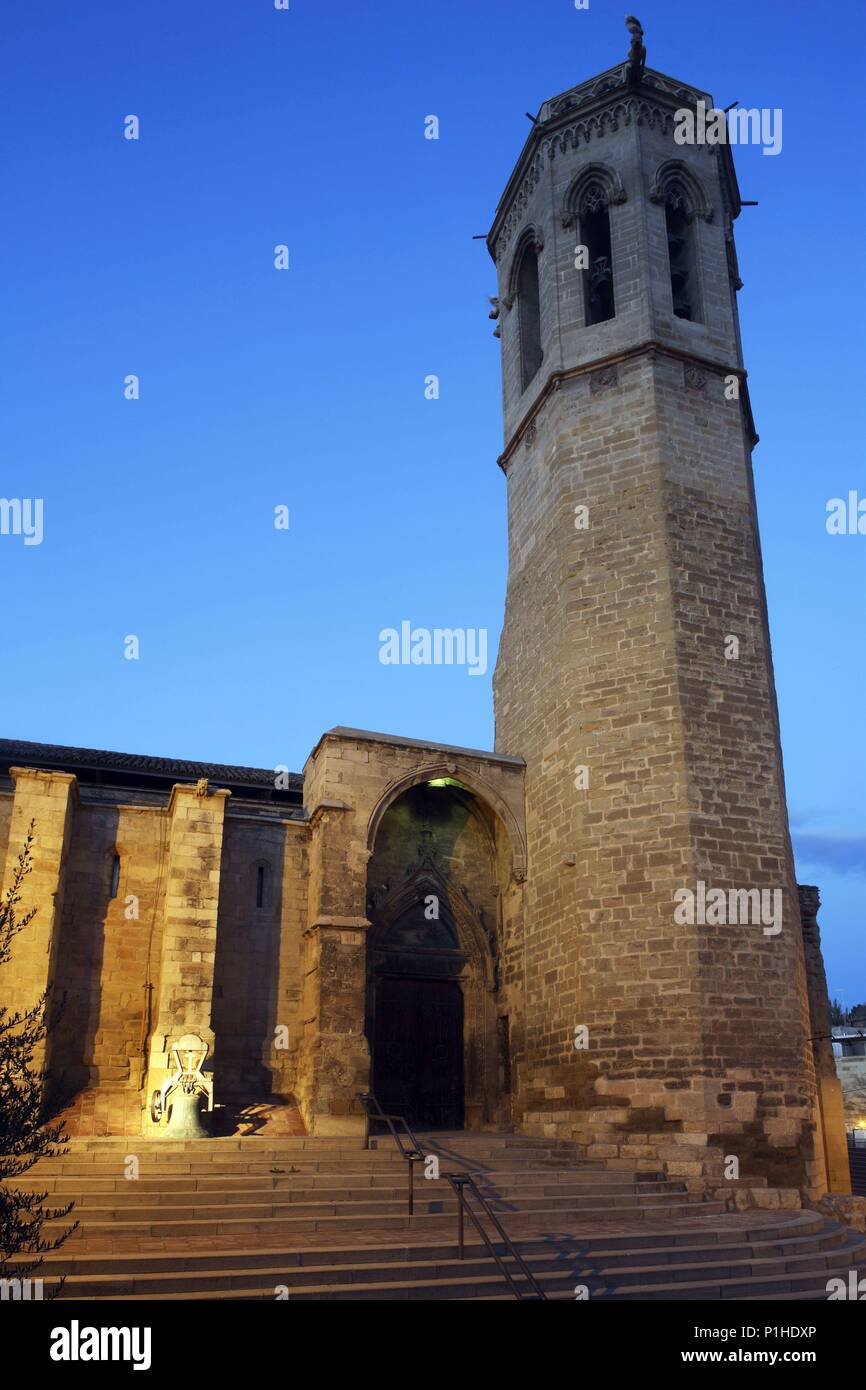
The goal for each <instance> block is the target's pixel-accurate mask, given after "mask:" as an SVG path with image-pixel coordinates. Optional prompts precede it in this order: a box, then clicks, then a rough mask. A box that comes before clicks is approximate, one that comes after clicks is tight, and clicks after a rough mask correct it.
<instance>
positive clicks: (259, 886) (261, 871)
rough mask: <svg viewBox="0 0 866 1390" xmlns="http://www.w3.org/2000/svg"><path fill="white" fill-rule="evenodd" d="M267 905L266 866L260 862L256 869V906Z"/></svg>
mask: <svg viewBox="0 0 866 1390" xmlns="http://www.w3.org/2000/svg"><path fill="white" fill-rule="evenodd" d="M264 905H265V866H264V864H260V865H259V867H258V868H257V869H256V907H264Z"/></svg>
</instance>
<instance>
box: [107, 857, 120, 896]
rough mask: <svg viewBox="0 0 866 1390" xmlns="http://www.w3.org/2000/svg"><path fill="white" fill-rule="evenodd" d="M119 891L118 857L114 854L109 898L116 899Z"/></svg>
mask: <svg viewBox="0 0 866 1390" xmlns="http://www.w3.org/2000/svg"><path fill="white" fill-rule="evenodd" d="M119 890H120V855H119V854H115V856H114V858H113V859H112V861H111V890H110V893H109V896H110V897H112V898H116V897H117V894H118V892H119Z"/></svg>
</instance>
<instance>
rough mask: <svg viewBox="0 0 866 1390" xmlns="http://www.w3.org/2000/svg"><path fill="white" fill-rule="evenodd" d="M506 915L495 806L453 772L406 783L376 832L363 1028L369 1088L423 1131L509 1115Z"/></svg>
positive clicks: (479, 1126) (472, 1124) (370, 867)
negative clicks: (503, 971)
mask: <svg viewBox="0 0 866 1390" xmlns="http://www.w3.org/2000/svg"><path fill="white" fill-rule="evenodd" d="M499 913H500V899H499V889H498V886H497V846H496V834H495V827H494V818H493V815H492V813H491V812H490V811H489V810H488V809H487V808H486V807H485V806H484V805H483V804H482V802H481V801H480V800H479V798H478V797H477V796H476V795H475V794H474V793H473V792H472V791H471V790H470V789H469V788H468V787H467V786H466V785H464V784H463V783H461V782H458V781H457V780H456V779H452V778H444V777H433V776H432V775H431V777H430V778H429V779H425V780H424V781H421V782H418V783H413V784H411V785H409V786H406V787H404V788H403V789H402V790H400V791H399V792H398V793H397V795H396V796H394V797H392V798H391V799H390V801H389V802H388V804H387V805H386V807H385V809H384V811H383V813H382V815H381V816H380V817H377V818H376V819H375V820H374V823H373V826H372V830H371V838H370V859H369V864H368V878H367V916H368V919H369V921H370V923H371V930H370V932H369V933H368V936H367V951H366V972H367V981H366V985H367V989H366V1000H367V1002H366V1035H367V1039H368V1041H369V1044H370V1054H371V1080H372V1089H373V1092H374V1094H375V1095H376V1097H377V1099H378V1100H379V1102H380V1104H381V1105H382V1106H383V1107H385V1109H386V1110H388V1111H389V1112H390V1113H392V1114H397V1115H404V1116H405V1117H406V1119H407V1120H408V1121H409V1122H410V1124H413V1125H415V1126H417V1127H418V1129H434V1128H437V1129H452V1128H455V1129H459V1128H466V1129H483V1128H485V1127H487V1126H489V1125H496V1124H501V1123H503V1122H507V1119H508V1115H509V1106H510V1097H509V1080H508V1077H509V1072H508V1065H507V1062H508V1059H507V1056H506V1055H505V1053H506V1051H507V1046H506V1047H504V1046H503V1038H505V1037H507V1030H503V1028H502V1023H501V1015H502V1013H503V1012H504V1011H503V1009H502V1007H501V1000H500V997H499V987H500V983H499V982H500V922H499ZM506 1023H507V1020H506Z"/></svg>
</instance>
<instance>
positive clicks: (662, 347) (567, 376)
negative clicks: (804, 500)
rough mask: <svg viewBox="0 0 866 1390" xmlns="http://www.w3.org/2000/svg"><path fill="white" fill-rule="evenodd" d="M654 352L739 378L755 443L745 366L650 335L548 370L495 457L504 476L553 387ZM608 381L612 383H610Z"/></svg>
mask: <svg viewBox="0 0 866 1390" xmlns="http://www.w3.org/2000/svg"><path fill="white" fill-rule="evenodd" d="M656 356H659V357H669V358H672V359H673V360H674V361H679V362H683V363H685V364H686V366H692V367H695V368H698V369H699V368H703V369H704V370H705V371H707V372H710V373H712V374H714V375H715V376H735V377H737V378H738V379H739V382H740V401H741V403H742V406H743V411H744V414H745V417H746V429H747V433H748V435H749V439H750V442H751V446H752V448H754V447H755V445H756V444H757V443H758V435H757V433H756V431H755V422H754V418H753V416H752V407H751V403H750V401H749V388H748V379H747V374H746V369H745V367H741V366H738V365H733V366H732V365H730V364H728V363H725V362H717V361H715V360H714V359H713V358H711V357H702V356H701V355H700V354H699V353H695V352H685V351H683V350H682V349H680V348H677V347H674V346H673V345H672V344H668V343H662V342H659V341H658V339H655V338H650V339H647V340H646V341H645V342H642V343H637V344H636V345H635V346H634V347H631V348H623V349H622V350H621V351H620V352H612V353H609V354H608V356H607V357H596V358H594V359H593V360H592V361H591V362H581V363H580V364H579V365H578V366H576V367H568V368H567V369H566V370H564V371H561V372H551V374H550V376H549V377H548V378H547V381H546V382H545V384H544V386H543V387H542V389H541V391H539V393H538V395H537V396H536V397H535V400H534V401H533V403H532V405H531V406H530V407H529V409H528V410H527V412H526V414H525V415H524V416H523V418H522V419H521V420H519V421H518V423H517V424H516V425H515V427H514V429H513V430H512V432H511V437H510V439H509V440H508V442H507V444H506V446H505V448H504V449H503V451H502V453H501V454H500V455H499V457H498V458H497V460H496V462H497V463H498V465H499V467H500V468H501V469H502V471H503V473H504V474H505V475H506V477H507V476H508V464H509V462H510V460H511V457H512V455H513V454H514V451H515V450H516V449H517V447H518V445H519V444H520V442H521V440H523V439H524V438H525V435H526V431H527V430H528V428H529V426H530V425H531V424H532V423H533V421H534V420H535V419H536V416H537V415H538V414H539V413H540V411H541V409H542V407H543V406H544V404H545V402H546V401H547V399H548V397H549V396H551V395H552V394H553V392H554V391H558V390H559V388H560V387H561V386H562V385H563V383H564V382H566V381H573V380H575V379H576V378H577V377H581V376H590V377H592V376H593V375H595V376H596V379H597V380H600V379H601V374H602V373H604V374H605V375H606V374H607V372H608V371H609V370H610V369H611V368H614V369H615V368H616V367H618V366H619V364H620V363H623V362H629V361H631V360H632V359H633V358H636V357H650V358H652V357H656ZM610 384H611V385H612V383H610ZM607 385H608V382H607V381H604V383H603V386H604V387H606V386H607Z"/></svg>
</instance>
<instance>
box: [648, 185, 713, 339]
mask: <svg viewBox="0 0 866 1390" xmlns="http://www.w3.org/2000/svg"><path fill="white" fill-rule="evenodd" d="M649 196H650V201H651V202H653V203H660V204H661V205H662V207H663V208H664V213H665V234H666V239H667V248H668V269H669V274H670V284H671V301H672V304H673V311H674V314H675V315H676V317H677V318H678V319H686V320H688V321H690V322H691V323H703V321H704V311H703V304H702V300H701V277H700V254H699V246H698V236H697V231H698V219H699V218H700V219H702V220H703V221H704V222H711V221H712V220H713V205H712V203H711V202H710V200H709V198H708V197H707V193H706V190H705V188H704V187H703V184H702V183H701V181H700V179H699V178H698V177H697V176H696V175H695V174H694V173H693V171H692V170H691V169H690V168H689V166H688V165H687V164H685V163H684V162H683V161H682V160H675V159H671V160H667V161H666V162H665V163H664V164H662V165H661V166H660V168H659V170H658V173H657V174H656V178H655V182H654V183H653V186H652V188H651V189H650V195H649Z"/></svg>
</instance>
